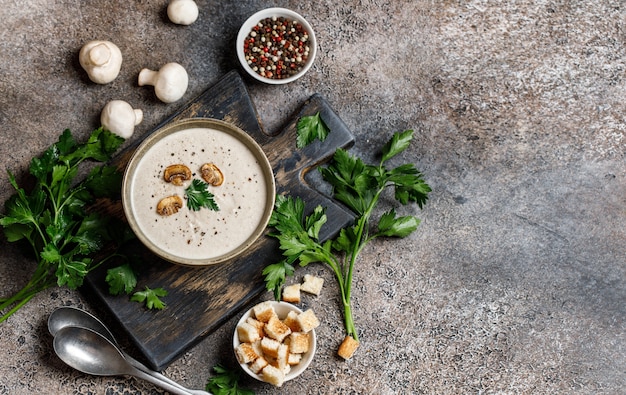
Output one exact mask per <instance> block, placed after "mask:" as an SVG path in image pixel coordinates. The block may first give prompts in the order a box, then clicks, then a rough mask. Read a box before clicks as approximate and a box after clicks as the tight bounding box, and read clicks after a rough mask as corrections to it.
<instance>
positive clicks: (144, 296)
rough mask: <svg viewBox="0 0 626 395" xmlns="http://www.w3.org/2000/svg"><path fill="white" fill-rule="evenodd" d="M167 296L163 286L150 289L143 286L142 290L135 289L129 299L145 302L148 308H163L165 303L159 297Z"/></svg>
mask: <svg viewBox="0 0 626 395" xmlns="http://www.w3.org/2000/svg"><path fill="white" fill-rule="evenodd" d="M165 296H167V291H166V290H164V289H163V288H155V289H151V288H149V287H147V286H146V287H145V289H144V290H143V291H137V292H135V293H134V294H133V296H131V298H130V300H132V301H133V302H139V303H145V305H146V307H147V308H148V309H150V310H152V309H156V310H163V309H164V308H165V303H164V302H163V301H162V300H161V299H160V298H162V297H165Z"/></svg>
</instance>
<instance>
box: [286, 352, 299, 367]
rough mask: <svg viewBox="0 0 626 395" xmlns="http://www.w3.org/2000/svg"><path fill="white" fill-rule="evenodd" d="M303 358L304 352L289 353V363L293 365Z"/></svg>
mask: <svg viewBox="0 0 626 395" xmlns="http://www.w3.org/2000/svg"><path fill="white" fill-rule="evenodd" d="M301 360H302V354H294V353H289V356H288V357H287V363H288V364H289V365H291V366H293V365H297V364H299V363H300V361H301Z"/></svg>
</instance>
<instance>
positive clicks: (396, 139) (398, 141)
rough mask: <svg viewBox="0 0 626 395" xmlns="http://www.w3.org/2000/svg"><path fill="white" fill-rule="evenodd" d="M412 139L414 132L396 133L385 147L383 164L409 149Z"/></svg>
mask: <svg viewBox="0 0 626 395" xmlns="http://www.w3.org/2000/svg"><path fill="white" fill-rule="evenodd" d="M412 139H413V131H412V130H405V131H404V132H401V133H395V134H394V135H393V137H392V138H391V140H389V141H388V142H387V144H385V145H384V146H383V158H382V160H381V163H382V162H386V161H387V160H389V159H391V158H393V157H394V156H396V155H398V154H399V153H400V152H402V151H404V150H405V149H407V148H408V147H409V144H410V143H411V140H412Z"/></svg>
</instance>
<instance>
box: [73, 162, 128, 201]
mask: <svg viewBox="0 0 626 395" xmlns="http://www.w3.org/2000/svg"><path fill="white" fill-rule="evenodd" d="M123 177H124V174H123V173H122V172H121V171H119V170H117V168H115V167H114V166H98V167H95V168H93V169H91V172H90V173H89V175H88V176H87V178H86V179H85V181H84V182H83V185H84V186H85V188H87V189H88V190H89V191H91V193H93V195H94V196H95V197H109V198H116V197H119V196H120V193H121V190H122V178H123Z"/></svg>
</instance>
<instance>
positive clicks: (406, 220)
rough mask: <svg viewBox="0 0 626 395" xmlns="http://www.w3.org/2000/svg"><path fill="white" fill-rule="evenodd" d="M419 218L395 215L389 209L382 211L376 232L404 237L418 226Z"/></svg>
mask: <svg viewBox="0 0 626 395" xmlns="http://www.w3.org/2000/svg"><path fill="white" fill-rule="evenodd" d="M419 223H420V220H419V219H417V218H415V217H413V216H410V215H409V216H404V217H396V211H395V210H394V209H391V210H390V211H388V212H386V213H384V214H383V215H382V216H381V217H380V220H379V221H378V234H379V235H380V236H387V237H406V236H408V235H410V234H411V233H412V232H413V231H415V230H416V229H417V227H418V226H419Z"/></svg>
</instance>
